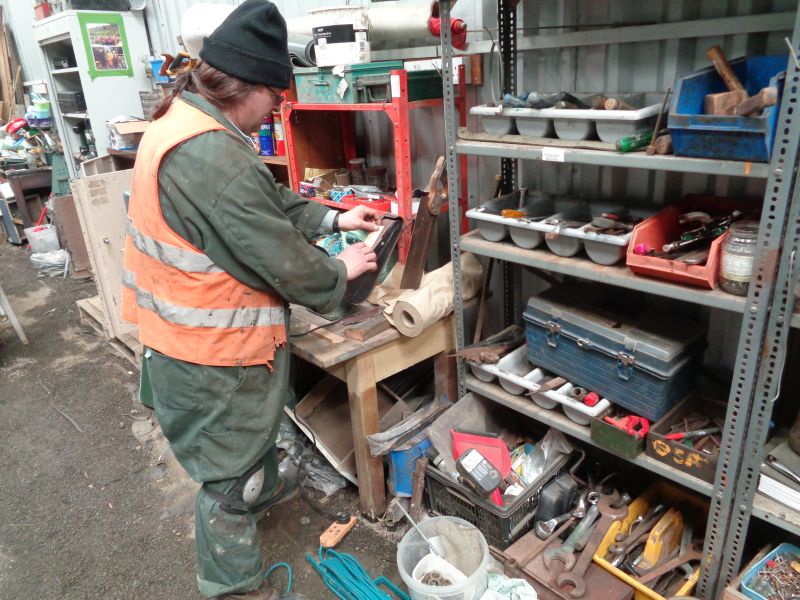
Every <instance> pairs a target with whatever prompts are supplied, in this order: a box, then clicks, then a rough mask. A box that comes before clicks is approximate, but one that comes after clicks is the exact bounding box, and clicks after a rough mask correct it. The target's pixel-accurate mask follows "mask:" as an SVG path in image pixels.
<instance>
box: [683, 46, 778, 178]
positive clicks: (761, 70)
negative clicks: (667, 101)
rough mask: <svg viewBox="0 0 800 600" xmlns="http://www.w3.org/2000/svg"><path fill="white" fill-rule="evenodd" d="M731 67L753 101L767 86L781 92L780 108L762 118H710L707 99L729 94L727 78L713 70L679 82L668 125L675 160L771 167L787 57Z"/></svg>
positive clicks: (767, 111) (761, 58)
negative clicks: (688, 158)
mask: <svg viewBox="0 0 800 600" xmlns="http://www.w3.org/2000/svg"><path fill="white" fill-rule="evenodd" d="M730 64H731V68H732V69H733V72H734V73H736V76H737V77H738V78H739V80H740V81H741V82H742V85H744V87H745V88H746V89H747V93H748V94H749V95H751V96H752V95H755V94H756V93H758V92H759V90H761V89H762V88H765V87H767V86H775V87H777V88H778V104H776V105H775V106H770V107H768V108H766V109H765V110H764V111H763V114H762V115H761V116H758V117H734V116H718V115H706V114H704V108H703V102H704V99H705V97H706V95H707V94H716V93H718V92H725V91H727V88H726V87H725V83H724V82H723V81H722V78H721V77H720V76H719V74H717V72H716V70H715V69H714V68H713V67H709V68H707V69H702V70H700V71H694V72H693V73H690V74H688V75H683V76H681V77H678V79H677V82H676V84H675V94H674V96H673V98H672V105H671V106H670V110H669V121H668V125H669V132H670V134H671V135H672V146H673V148H674V150H675V154H676V155H678V156H693V157H696V158H719V159H725V160H748V161H753V162H769V157H770V154H771V152H772V142H773V140H774V138H775V126H776V124H777V121H778V114H779V112H780V98H781V95H782V93H783V81H784V77H785V70H786V64H787V57H786V56H749V57H746V58H737V59H734V60H732V61H730Z"/></svg>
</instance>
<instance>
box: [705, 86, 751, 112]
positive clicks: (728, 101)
mask: <svg viewBox="0 0 800 600" xmlns="http://www.w3.org/2000/svg"><path fill="white" fill-rule="evenodd" d="M745 100H747V92H746V91H745V90H735V91H733V92H720V93H718V94H708V95H707V96H706V98H705V113H706V114H707V115H732V114H733V111H734V110H735V108H736V106H737V105H739V104H741V103H742V102H744V101H745Z"/></svg>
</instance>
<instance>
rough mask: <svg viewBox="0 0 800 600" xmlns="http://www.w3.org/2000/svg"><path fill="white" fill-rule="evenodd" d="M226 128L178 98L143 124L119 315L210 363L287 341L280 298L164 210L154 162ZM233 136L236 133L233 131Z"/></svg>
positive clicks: (258, 360) (266, 358)
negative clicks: (173, 222)
mask: <svg viewBox="0 0 800 600" xmlns="http://www.w3.org/2000/svg"><path fill="white" fill-rule="evenodd" d="M215 130H221V131H228V130H227V129H225V127H224V126H223V125H222V124H221V123H219V122H218V121H217V120H216V119H214V118H213V117H211V116H209V115H207V114H206V113H204V112H203V111H201V110H199V109H197V108H194V107H193V106H190V105H189V104H187V103H186V102H183V101H180V100H177V99H176V100H175V101H174V102H173V103H172V106H171V107H170V109H169V111H168V112H167V113H166V114H165V115H164V116H163V117H161V118H160V119H158V120H156V121H154V122H153V123H151V124H150V125H149V126H148V127H147V131H146V132H145V134H144V136H143V137H142V141H141V143H140V145H139V150H138V153H137V160H136V166H135V168H134V171H133V183H132V185H131V197H130V202H129V206H128V231H127V236H126V238H125V259H124V263H123V265H124V271H123V277H122V311H121V312H122V318H123V319H124V320H126V321H130V322H131V323H137V324H138V325H139V340H140V341H141V343H142V344H143V345H145V346H147V347H150V348H153V349H154V350H157V351H158V352H161V353H162V354H166V355H167V356H171V357H173V358H177V359H180V360H185V361H187V362H192V363H197V364H201V365H210V366H247V365H264V364H267V365H268V364H270V363H271V361H272V360H273V358H274V357H275V348H277V347H278V346H281V345H283V344H285V343H286V319H285V310H284V302H283V300H282V299H281V298H280V297H279V296H277V295H276V294H268V293H266V292H262V291H260V290H256V289H254V288H252V287H250V286H247V285H245V284H243V283H241V282H240V281H238V280H237V279H235V278H234V277H232V276H231V275H229V274H228V273H227V272H225V271H224V270H222V269H221V268H220V267H218V266H217V265H216V264H214V262H213V261H212V260H211V259H210V258H209V257H208V256H206V255H205V254H203V252H201V251H200V250H198V249H197V248H195V247H194V246H192V245H191V244H190V243H189V242H187V241H186V240H184V239H183V238H182V237H180V236H179V235H178V234H176V233H175V232H174V231H173V230H172V229H170V227H169V225H167V223H166V221H164V216H163V215H162V214H161V203H160V201H159V193H158V168H159V165H160V164H161V160H162V159H163V158H164V156H166V154H167V153H168V152H169V151H170V150H171V149H172V148H174V147H175V146H177V145H178V144H180V143H182V142H184V141H185V140H187V139H189V138H192V137H194V136H197V135H200V134H202V133H205V132H207V131H215ZM232 135H233V134H232Z"/></svg>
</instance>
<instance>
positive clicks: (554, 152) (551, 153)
mask: <svg viewBox="0 0 800 600" xmlns="http://www.w3.org/2000/svg"><path fill="white" fill-rule="evenodd" d="M542 160H549V161H551V162H564V148H542Z"/></svg>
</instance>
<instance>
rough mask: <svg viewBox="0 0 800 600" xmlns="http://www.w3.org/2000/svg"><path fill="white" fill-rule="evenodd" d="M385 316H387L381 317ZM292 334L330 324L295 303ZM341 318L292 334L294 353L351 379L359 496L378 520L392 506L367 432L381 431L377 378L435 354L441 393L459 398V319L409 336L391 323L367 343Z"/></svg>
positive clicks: (367, 512) (380, 463)
mask: <svg viewBox="0 0 800 600" xmlns="http://www.w3.org/2000/svg"><path fill="white" fill-rule="evenodd" d="M379 318H383V317H379ZM291 323H292V328H291V331H292V335H293V336H295V335H296V334H298V333H300V332H304V331H308V330H309V329H311V328H312V327H316V326H318V325H322V324H325V323H328V321H326V320H325V319H322V318H321V317H319V316H317V315H314V314H313V313H311V312H309V311H308V310H307V309H305V308H302V307H298V306H292V318H291ZM344 329H345V326H343V325H341V324H339V323H337V324H334V325H332V326H330V327H326V328H325V329H322V330H318V331H313V332H310V333H308V334H306V335H302V336H300V337H292V353H293V354H294V355H295V356H298V357H300V358H302V359H303V360H306V361H308V362H309V363H311V364H313V365H316V366H317V367H319V368H321V369H323V370H324V371H326V372H328V373H330V374H331V375H333V376H334V377H336V378H337V379H339V380H341V381H344V382H345V383H346V384H347V392H348V397H349V403H350V418H351V420H352V424H353V442H354V445H355V458H356V473H357V476H358V495H359V501H360V505H361V512H363V513H364V514H365V515H366V516H367V517H368V518H370V519H372V520H374V519H376V518H378V517H380V516H381V515H383V513H384V512H385V511H386V489H385V481H384V471H383V460H382V458H381V457H377V458H373V457H372V456H371V455H370V453H369V446H368V444H367V436H368V435H370V434H373V433H377V432H378V431H379V428H378V396H377V387H376V385H377V383H378V382H379V381H381V380H383V379H386V378H387V377H391V376H392V375H394V374H396V373H399V372H400V371H403V370H405V369H407V368H409V367H411V366H413V365H415V364H417V363H419V362H421V361H423V360H425V359H426V358H430V357H435V363H434V365H435V366H434V370H435V373H434V374H435V381H436V383H435V385H436V394H437V395H447V396H448V397H449V398H450V399H451V400H453V401H455V392H456V374H455V362H454V359H453V358H452V357H451V356H450V355H452V354H453V353H454V350H453V349H454V347H455V339H454V335H453V319H452V317H447V318H445V319H442V320H441V321H439V322H438V323H436V324H435V325H433V326H431V327H429V328H428V329H426V330H425V331H424V332H423V333H422V334H421V335H419V336H417V337H414V338H409V337H404V336H402V335H400V333H399V332H398V331H397V330H396V329H394V328H391V329H389V330H387V331H384V332H383V333H379V334H378V335H376V336H374V337H372V338H370V339H367V340H365V341H363V342H360V341H356V340H352V339H350V338H347V337H345V336H344Z"/></svg>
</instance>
